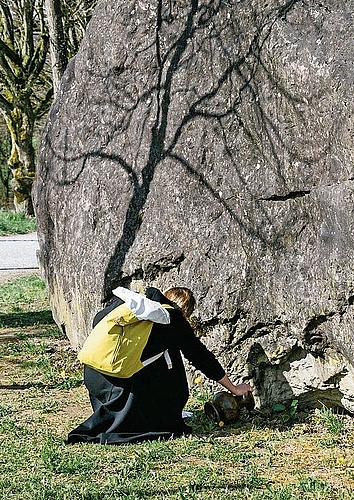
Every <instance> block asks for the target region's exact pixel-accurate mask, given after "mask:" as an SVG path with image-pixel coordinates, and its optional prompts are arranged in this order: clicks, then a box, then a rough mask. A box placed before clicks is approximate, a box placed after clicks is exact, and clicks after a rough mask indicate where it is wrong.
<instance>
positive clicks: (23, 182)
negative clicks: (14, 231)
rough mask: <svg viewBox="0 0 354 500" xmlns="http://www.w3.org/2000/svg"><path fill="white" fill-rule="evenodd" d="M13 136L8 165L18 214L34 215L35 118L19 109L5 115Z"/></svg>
mask: <svg viewBox="0 0 354 500" xmlns="http://www.w3.org/2000/svg"><path fill="white" fill-rule="evenodd" d="M3 115H4V118H5V122H6V125H7V127H8V130H9V132H10V136H11V155H10V158H9V159H8V165H9V168H10V169H11V172H12V175H13V178H12V181H11V186H12V190H13V194H14V205H15V209H16V212H23V213H25V214H26V215H34V211H33V205H32V198H31V189H32V184H33V181H34V175H35V152H34V147H33V143H32V139H33V127H34V118H33V116H31V114H30V113H29V114H26V113H25V112H24V111H23V110H21V109H19V108H14V109H13V110H12V111H11V112H10V113H3Z"/></svg>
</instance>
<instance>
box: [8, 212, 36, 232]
mask: <svg viewBox="0 0 354 500" xmlns="http://www.w3.org/2000/svg"><path fill="white" fill-rule="evenodd" d="M35 230H36V220H35V218H34V217H28V216H26V215H24V214H22V213H15V212H10V211H7V210H0V236H4V235H8V234H26V233H31V232H33V231H35Z"/></svg>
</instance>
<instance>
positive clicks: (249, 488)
mask: <svg viewBox="0 0 354 500" xmlns="http://www.w3.org/2000/svg"><path fill="white" fill-rule="evenodd" d="M4 287H5V288H4ZM20 289H21V291H20ZM4 290H5V291H6V294H7V299H6V300H4V301H3V299H2V292H3V291H4ZM44 294H45V291H44V286H43V283H41V281H40V279H39V278H38V277H37V278H33V279H32V278H31V279H30V280H28V281H26V280H25V281H23V280H20V281H18V280H16V282H14V283H11V284H8V285H6V286H5V285H3V286H2V287H0V296H1V300H2V303H1V307H2V308H4V309H3V311H4V312H3V314H4V315H6V314H8V315H9V314H12V313H11V312H10V311H11V305H10V304H6V301H7V300H10V301H11V300H14V299H15V298H16V300H18V302H19V303H20V304H21V308H22V312H23V313H26V312H34V313H35V312H38V310H36V307H37V308H40V309H39V310H40V311H42V310H48V305H47V302H46V297H45V295H44ZM6 311H7V312H6ZM33 318H35V316H34V317H33ZM1 335H3V337H0V374H1V375H0V377H1V381H0V445H1V446H0V464H1V470H0V497H1V498H4V499H13V500H20V499H21V500H95V499H97V500H120V499H149V500H151V499H156V500H157V499H158V500H160V499H166V500H182V499H188V500H204V499H205V500H229V499H240V500H241V499H242V500H244V499H246V500H248V499H250V500H303V499H304V500H315V499H316V500H317V499H328V500H347V499H348V500H349V499H354V494H353V487H354V459H353V454H352V447H353V445H354V433H353V430H354V425H353V421H352V419H351V418H350V417H348V416H339V415H336V414H335V413H334V412H333V411H332V410H330V409H328V408H325V407H323V408H321V409H320V410H318V411H317V412H316V413H315V412H308V413H304V414H303V415H300V414H298V413H296V414H295V411H293V412H292V413H291V417H292V418H291V419H287V418H284V417H282V412H280V411H274V412H272V411H268V412H258V413H256V414H254V415H251V416H250V415H248V413H245V414H243V416H242V419H241V420H240V421H239V422H237V423H236V424H234V425H231V426H225V427H223V428H220V427H218V426H217V425H215V424H214V423H212V422H211V421H209V420H208V419H207V418H206V416H205V414H204V411H203V405H204V402H205V401H206V400H208V399H209V398H210V397H211V393H210V391H209V389H207V387H204V384H203V383H202V381H200V380H199V379H196V381H194V383H192V388H191V397H190V400H189V402H188V408H187V409H188V410H189V411H191V412H192V413H193V417H192V418H191V420H190V421H189V423H190V425H191V426H192V428H193V434H192V435H191V436H188V437H182V438H178V439H175V440H170V441H167V442H164V441H155V442H146V443H141V444H135V445H122V446H116V447H115V446H102V445H92V444H91V445H87V444H77V445H74V446H66V445H65V439H66V436H67V433H68V432H69V431H70V430H71V429H72V428H74V427H75V426H76V425H78V424H79V423H80V422H82V421H83V420H84V419H85V418H87V416H89V414H90V406H89V401H88V396H87V393H86V390H85V388H84V387H83V385H82V368H81V366H80V365H79V364H78V362H77V361H76V355H75V353H74V352H73V351H72V349H71V348H70V346H69V343H68V341H67V340H66V339H65V338H64V337H63V335H62V334H61V332H60V331H59V329H58V328H57V327H56V326H55V325H53V324H51V323H46V322H44V323H42V324H38V323H36V322H34V323H33V324H26V325H20V326H18V327H13V326H12V327H11V328H3V329H2V330H1ZM293 409H296V412H297V406H296V407H295V404H294V405H293V406H292V407H291V408H290V410H291V411H292V410H293ZM288 413H289V412H288ZM293 413H294V414H293ZM284 414H285V413H284ZM295 417H296V418H295ZM338 421H340V424H339V423H338ZM326 442H327V443H329V445H328V446H325V445H324V443H326Z"/></svg>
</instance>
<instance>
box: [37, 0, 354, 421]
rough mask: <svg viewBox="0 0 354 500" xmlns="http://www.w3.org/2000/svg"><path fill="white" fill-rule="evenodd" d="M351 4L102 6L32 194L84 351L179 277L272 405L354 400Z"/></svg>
mask: <svg viewBox="0 0 354 500" xmlns="http://www.w3.org/2000/svg"><path fill="white" fill-rule="evenodd" d="M353 11H354V2H353V1H344V0H326V1H325V2H315V1H312V0H307V1H301V0H290V1H289V0H271V1H268V2H264V1H263V0H250V1H247V2H244V1H242V0H234V1H206V0H200V1H197V0H189V1H187V0H176V1H174V2H170V1H167V0H162V1H157V0H156V1H153V2H151V1H149V2H148V1H146V0H139V1H136V0H126V1H124V2H123V1H122V0H103V1H101V2H100V3H99V4H98V7H97V9H96V12H95V14H94V16H93V18H92V21H91V23H90V25H89V27H88V30H87V33H86V36H85V38H84V40H83V43H82V45H81V48H80V51H79V53H78V54H77V56H76V57H75V59H74V60H72V61H71V63H70V64H69V66H68V68H67V71H66V73H65V75H64V78H63V81H62V85H61V90H60V93H59V96H58V98H57V99H56V101H55V103H54V104H53V106H52V109H51V112H50V116H49V118H48V121H47V125H46V129H45V132H44V136H43V141H42V144H41V146H40V151H39V165H38V172H37V179H36V184H35V189H34V194H35V207H36V214H37V218H38V235H39V243H40V254H39V257H40V263H41V267H42V269H43V274H44V277H45V280H46V282H47V286H48V291H49V294H50V302H51V307H52V310H53V313H54V317H55V319H56V321H57V323H58V324H59V325H61V326H62V328H63V329H64V330H65V331H66V333H67V335H68V337H69V338H70V340H71V342H72V344H73V346H74V347H76V346H78V345H80V344H82V342H83V340H84V339H85V337H86V335H87V333H88V332H89V329H90V326H91V322H92V318H93V315H94V313H95V312H96V310H97V309H98V308H99V307H100V306H101V304H102V301H104V300H105V299H107V298H109V296H110V294H111V289H112V287H114V286H116V285H123V286H129V287H131V288H132V289H135V290H139V289H140V288H141V287H142V286H144V285H146V284H149V285H153V286H157V287H160V288H161V289H165V288H167V287H169V286H172V285H184V286H188V287H190V288H192V289H193V291H194V292H195V295H196V298H197V302H198V309H197V311H196V319H195V325H196V329H197V331H198V333H199V334H200V335H202V336H203V337H204V340H205V342H206V344H207V345H208V346H210V347H211V348H212V349H213V350H214V352H215V354H216V355H217V356H218V357H219V358H220V359H221V361H222V362H223V364H224V366H225V367H226V368H227V370H228V372H229V373H230V374H231V375H232V376H233V377H234V378H235V379H236V380H250V379H251V380H252V382H253V383H254V385H255V387H256V389H257V397H258V401H259V403H260V404H264V405H267V404H271V403H272V402H279V401H287V400H288V401H290V400H292V399H298V400H299V402H300V403H304V404H306V405H309V406H310V405H315V404H318V401H321V402H324V403H328V404H332V405H335V406H343V407H344V408H346V409H348V410H350V411H354V360H353V340H354V332H353V331H354V317H353V311H354V306H353V302H354V259H353V251H354V226H353V215H354V203H353V201H354V189H353V188H354V168H353V146H352V144H353V74H354V73H353V51H352V42H353V34H354V28H353Z"/></svg>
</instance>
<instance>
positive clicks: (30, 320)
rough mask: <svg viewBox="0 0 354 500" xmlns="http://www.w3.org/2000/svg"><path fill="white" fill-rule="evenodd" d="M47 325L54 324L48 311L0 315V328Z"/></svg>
mask: <svg viewBox="0 0 354 500" xmlns="http://www.w3.org/2000/svg"><path fill="white" fill-rule="evenodd" d="M48 324H54V319H53V316H52V312H51V311H50V310H48V309H47V310H44V311H27V312H14V313H5V314H4V313H0V328H11V327H21V326H36V325H48Z"/></svg>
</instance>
